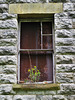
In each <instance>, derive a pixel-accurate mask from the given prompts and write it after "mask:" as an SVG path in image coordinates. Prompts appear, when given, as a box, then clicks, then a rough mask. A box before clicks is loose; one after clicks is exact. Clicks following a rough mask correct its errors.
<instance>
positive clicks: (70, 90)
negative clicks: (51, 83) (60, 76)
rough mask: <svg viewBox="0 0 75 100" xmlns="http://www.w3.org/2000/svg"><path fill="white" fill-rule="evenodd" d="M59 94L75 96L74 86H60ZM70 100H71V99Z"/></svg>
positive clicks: (72, 84)
mask: <svg viewBox="0 0 75 100" xmlns="http://www.w3.org/2000/svg"><path fill="white" fill-rule="evenodd" d="M59 93H60V94H66V95H75V84H74V83H71V84H61V90H60V92H59ZM71 100H72V99H71Z"/></svg>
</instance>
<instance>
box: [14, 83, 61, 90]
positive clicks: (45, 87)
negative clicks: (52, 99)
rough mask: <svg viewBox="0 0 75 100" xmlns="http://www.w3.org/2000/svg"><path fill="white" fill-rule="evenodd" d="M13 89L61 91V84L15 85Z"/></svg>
mask: <svg viewBox="0 0 75 100" xmlns="http://www.w3.org/2000/svg"><path fill="white" fill-rule="evenodd" d="M13 89H24V90H59V89H60V84H13Z"/></svg>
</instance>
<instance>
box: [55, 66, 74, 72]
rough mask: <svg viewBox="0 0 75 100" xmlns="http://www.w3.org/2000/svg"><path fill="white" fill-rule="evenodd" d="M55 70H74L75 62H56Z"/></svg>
mask: <svg viewBox="0 0 75 100" xmlns="http://www.w3.org/2000/svg"><path fill="white" fill-rule="evenodd" d="M56 72H75V64H57V65H56Z"/></svg>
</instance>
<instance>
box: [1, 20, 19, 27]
mask: <svg viewBox="0 0 75 100" xmlns="http://www.w3.org/2000/svg"><path fill="white" fill-rule="evenodd" d="M17 27H18V25H17V20H16V19H10V20H4V21H2V20H0V29H17Z"/></svg>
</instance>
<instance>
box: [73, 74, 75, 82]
mask: <svg viewBox="0 0 75 100" xmlns="http://www.w3.org/2000/svg"><path fill="white" fill-rule="evenodd" d="M73 79H74V83H75V72H74V74H73Z"/></svg>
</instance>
